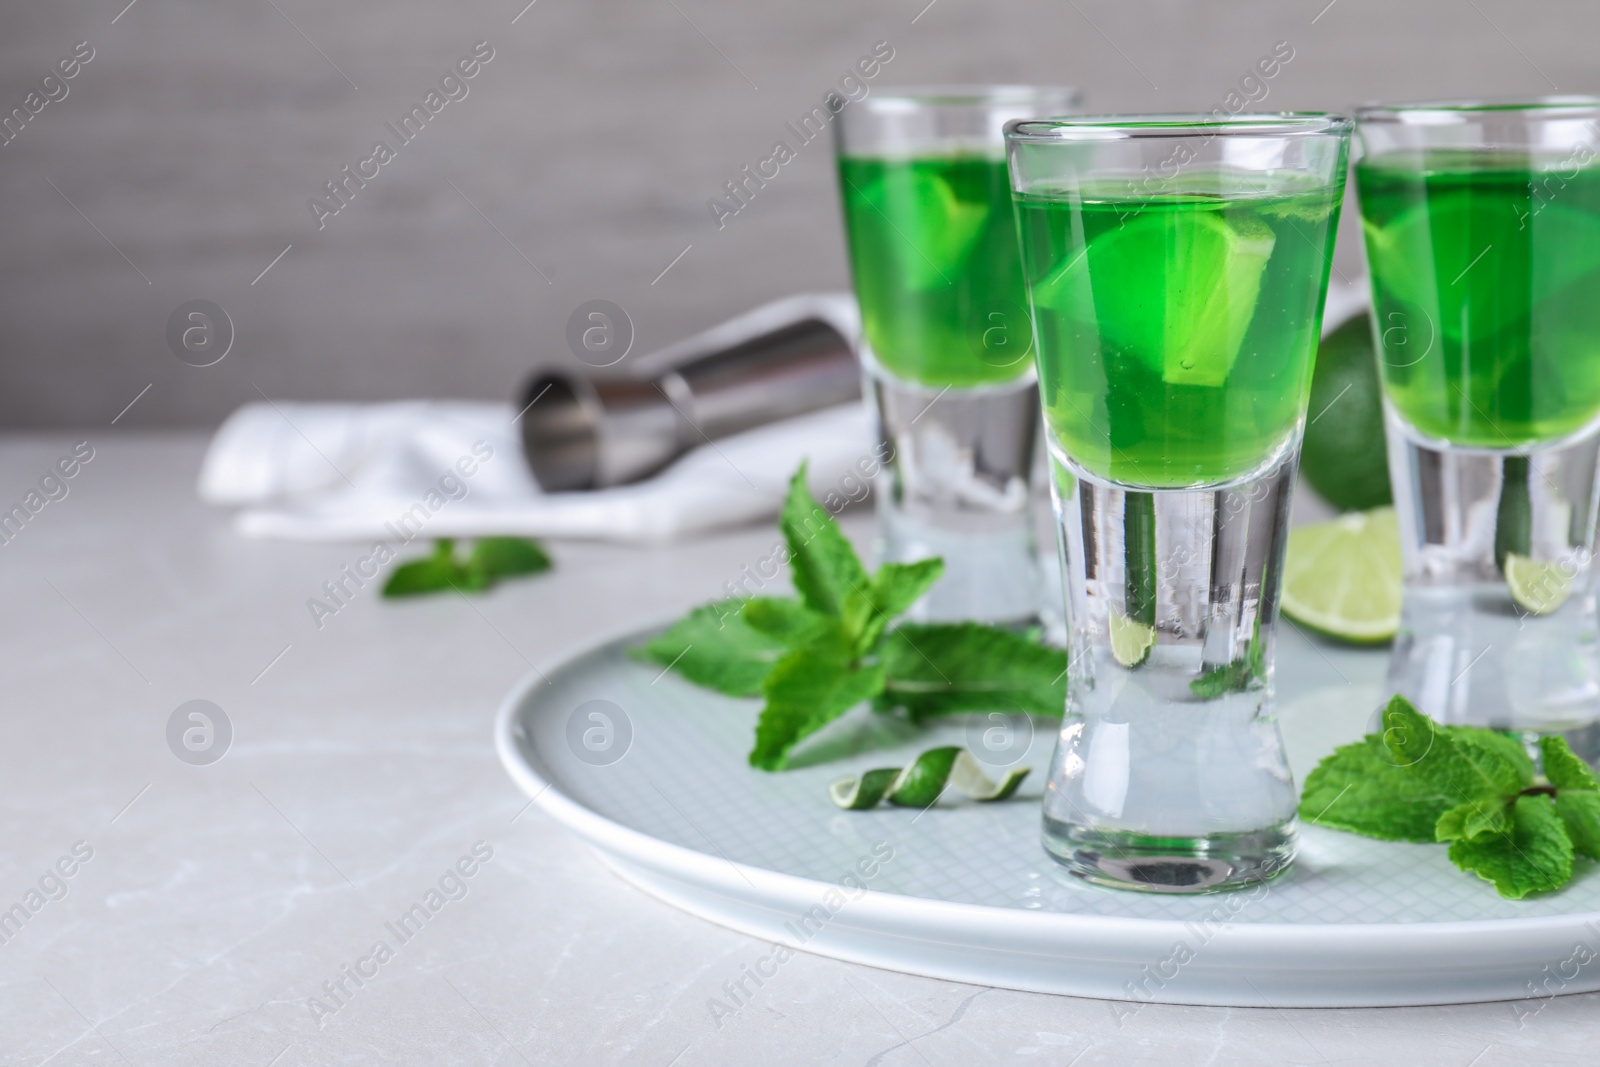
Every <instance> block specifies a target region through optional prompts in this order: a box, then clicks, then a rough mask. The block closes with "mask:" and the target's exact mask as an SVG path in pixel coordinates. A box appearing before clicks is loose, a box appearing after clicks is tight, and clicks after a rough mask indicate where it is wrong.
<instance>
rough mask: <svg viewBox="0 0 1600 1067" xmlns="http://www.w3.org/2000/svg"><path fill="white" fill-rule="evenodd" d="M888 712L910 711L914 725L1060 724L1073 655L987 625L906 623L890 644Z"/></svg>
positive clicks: (883, 703)
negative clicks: (975, 715) (999, 718)
mask: <svg viewBox="0 0 1600 1067" xmlns="http://www.w3.org/2000/svg"><path fill="white" fill-rule="evenodd" d="M879 658H880V662H881V663H882V664H883V668H884V671H885V673H886V676H887V678H886V681H885V683H884V688H883V694H882V696H881V697H879V698H878V700H876V701H875V702H874V703H875V704H876V706H877V707H878V709H879V710H880V711H882V710H889V709H892V708H897V707H899V708H904V709H905V710H906V712H907V713H908V714H909V715H910V716H911V718H912V720H913V721H920V720H922V719H925V718H927V717H928V716H930V715H950V714H954V713H958V712H967V711H1015V712H1025V713H1027V714H1030V715H1044V716H1048V717H1051V718H1060V717H1061V713H1062V710H1063V708H1064V707H1065V704H1066V671H1067V654H1066V653H1065V652H1063V651H1062V650H1061V649H1058V648H1051V647H1049V646H1047V645H1041V644H1039V643H1037V642H1035V641H1030V640H1029V639H1028V638H1026V637H1022V636H1020V635H1018V634H1014V633H1012V632H1010V631H1009V630H1002V629H999V628H998V627H994V626H985V625H982V624H981V623H974V622H964V623H947V624H937V625H925V624H912V623H906V624H904V625H902V626H899V627H896V628H895V629H894V630H892V631H891V632H890V633H889V635H888V637H887V638H885V639H884V642H883V645H882V650H881V652H880V656H879Z"/></svg>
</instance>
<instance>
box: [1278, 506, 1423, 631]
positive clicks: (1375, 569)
mask: <svg viewBox="0 0 1600 1067" xmlns="http://www.w3.org/2000/svg"><path fill="white" fill-rule="evenodd" d="M1400 586H1401V579H1400V526H1399V523H1398V522H1397V521H1396V520H1395V514H1394V508H1373V509H1372V510H1371V511H1352V512H1350V513H1348V514H1345V515H1341V516H1339V517H1338V518H1337V519H1334V520H1333V521H1331V522H1318V523H1313V524H1311V525H1309V526H1299V527H1296V528H1295V529H1292V530H1290V531H1289V551H1288V556H1287V558H1286V560H1285V562H1284V568H1283V604H1282V607H1283V613H1284V614H1285V615H1287V616H1289V618H1291V619H1293V620H1294V621H1295V622H1298V623H1300V624H1301V625H1303V626H1307V627H1310V628H1311V629H1313V630H1316V631H1318V632H1319V633H1322V634H1326V635H1327V636H1329V637H1333V638H1337V639H1339V640H1341V641H1349V642H1351V643H1353V644H1360V645H1372V644H1381V643H1382V642H1384V641H1388V640H1390V639H1391V638H1393V637H1394V635H1395V631H1396V630H1398V629H1399V628H1400Z"/></svg>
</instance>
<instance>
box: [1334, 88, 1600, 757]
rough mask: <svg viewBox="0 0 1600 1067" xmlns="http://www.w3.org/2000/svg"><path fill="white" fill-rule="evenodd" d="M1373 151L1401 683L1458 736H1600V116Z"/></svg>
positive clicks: (1475, 118)
mask: <svg viewBox="0 0 1600 1067" xmlns="http://www.w3.org/2000/svg"><path fill="white" fill-rule="evenodd" d="M1356 137H1357V155H1358V162H1357V164H1356V168H1355V173H1356V186H1357V194H1358V196H1359V200H1360V204H1361V222H1362V230H1363V232H1364V234H1365V237H1366V247H1367V260H1368V262H1369V265H1370V268H1371V274H1372V294H1373V323H1374V331H1375V333H1376V348H1377V352H1378V360H1379V371H1380V374H1381V377H1382V382H1383V394H1384V407H1385V413H1386V422H1387V436H1388V447H1389V467H1390V472H1391V480H1392V481H1393V483H1394V494H1395V505H1396V508H1397V509H1398V517H1399V522H1400V531H1401V546H1402V552H1403V555H1404V575H1405V594H1404V599H1403V602H1402V603H1403V606H1402V617H1401V624H1400V632H1399V635H1398V636H1397V638H1396V641H1395V647H1394V652H1393V656H1392V659H1391V661H1390V682H1391V684H1392V685H1393V687H1394V688H1395V689H1397V690H1398V691H1399V692H1401V693H1403V694H1404V695H1405V696H1407V697H1409V698H1410V699H1411V700H1412V701H1413V702H1414V703H1415V704H1416V705H1417V706H1418V707H1419V708H1421V709H1422V710H1423V711H1425V712H1426V713H1427V714H1429V715H1431V716H1433V717H1434V718H1435V719H1439V720H1441V721H1444V722H1451V723H1466V724H1470V725H1477V726H1489V727H1495V728H1500V729H1514V730H1519V731H1524V732H1531V733H1537V732H1549V731H1558V730H1571V729H1575V728H1578V727H1583V726H1588V725H1590V724H1593V723H1595V721H1596V719H1597V718H1600V656H1597V650H1596V624H1595V602H1594V597H1593V595H1592V593H1591V591H1590V570H1591V567H1590V560H1591V557H1592V556H1593V552H1594V539H1595V506H1596V493H1595V471H1596V460H1597V458H1600V99H1597V98H1593V97H1562V98H1547V99H1540V100H1531V101H1525V102H1511V103H1484V102H1470V103H1430V104H1406V105H1392V106H1374V107H1368V108H1364V109H1362V110H1361V111H1359V112H1358V113H1357V127H1356ZM1591 732H1592V731H1591ZM1589 754H1591V755H1592V753H1589Z"/></svg>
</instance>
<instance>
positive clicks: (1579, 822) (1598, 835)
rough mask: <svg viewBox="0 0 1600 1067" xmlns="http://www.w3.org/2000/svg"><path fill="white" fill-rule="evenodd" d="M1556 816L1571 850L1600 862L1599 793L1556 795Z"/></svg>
mask: <svg viewBox="0 0 1600 1067" xmlns="http://www.w3.org/2000/svg"><path fill="white" fill-rule="evenodd" d="M1557 740H1560V739H1559V738H1557ZM1556 814H1557V815H1559V816H1561V823H1562V825H1564V826H1565V827H1566V828H1567V836H1568V837H1570V838H1572V847H1573V849H1574V850H1575V851H1576V852H1577V853H1578V854H1579V855H1582V856H1588V857H1589V858H1590V859H1592V860H1600V793H1557V794H1556Z"/></svg>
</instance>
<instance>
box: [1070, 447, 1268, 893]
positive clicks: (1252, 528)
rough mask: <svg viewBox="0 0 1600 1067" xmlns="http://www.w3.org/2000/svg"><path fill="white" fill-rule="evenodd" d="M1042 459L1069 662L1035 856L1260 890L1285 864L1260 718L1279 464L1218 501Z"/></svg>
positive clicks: (1184, 887) (1159, 887) (1094, 870)
mask: <svg viewBox="0 0 1600 1067" xmlns="http://www.w3.org/2000/svg"><path fill="white" fill-rule="evenodd" d="M1052 458H1053V461H1054V463H1055V464H1056V470H1055V472H1054V477H1053V478H1052V484H1053V486H1054V488H1055V490H1056V493H1057V501H1058V507H1059V511H1060V527H1061V535H1062V536H1061V540H1062V545H1063V554H1064V559H1065V569H1066V572H1067V575H1066V576H1067V585H1068V590H1069V611H1068V621H1069V624H1070V626H1069V642H1068V650H1069V652H1070V655H1071V658H1070V661H1069V667H1068V675H1067V706H1066V714H1065V716H1064V717H1063V719H1062V724H1061V734H1060V741H1059V743H1058V744H1057V746H1056V753H1055V756H1054V758H1053V760H1052V761H1051V766H1050V778H1049V782H1048V787H1047V789H1046V792H1045V797H1044V838H1045V848H1046V849H1048V850H1049V851H1050V852H1051V854H1052V855H1054V856H1056V857H1057V858H1058V859H1060V860H1061V861H1062V862H1063V863H1065V864H1066V865H1067V866H1068V867H1069V868H1070V869H1072V870H1073V871H1074V872H1075V873H1078V874H1080V875H1082V876H1083V877H1085V878H1088V879H1090V880H1091V881H1094V882H1098V883H1100V884H1103V885H1115V886H1118V887H1120V888H1125V889H1145V890H1150V891H1153V892H1165V893H1171V892H1207V891H1212V890H1217V889H1227V888H1232V887H1233V886H1236V885H1242V884H1247V883H1249V882H1252V881H1260V880H1261V879H1262V878H1265V877H1269V876H1270V875H1271V874H1272V873H1274V872H1275V871H1277V870H1278V869H1280V868H1281V867H1283V866H1286V865H1287V864H1288V863H1289V862H1290V860H1291V858H1292V857H1293V853H1294V820H1295V808H1296V794H1295V787H1294V776H1293V774H1292V773H1291V772H1290V769H1289V764H1288V760H1287V757H1286V755H1285V753H1284V748H1283V740H1282V738H1281V736H1280V735H1279V733H1278V724H1277V719H1276V716H1275V715H1274V712H1273V706H1272V646H1273V639H1274V633H1273V624H1274V622H1275V620H1276V616H1277V600H1278V584H1279V579H1280V575H1281V573H1282V567H1283V550H1284V541H1285V537H1286V534H1287V530H1288V516H1289V494H1290V491H1291V489H1292V487H1293V484H1294V469H1295V467H1294V457H1293V455H1286V456H1281V457H1278V459H1277V460H1276V462H1275V463H1273V464H1272V465H1271V466H1270V467H1268V468H1267V469H1265V470H1263V471H1261V472H1260V473H1259V474H1257V475H1256V476H1254V477H1252V478H1250V479H1248V480H1244V481H1240V482H1236V483H1233V484H1231V485H1228V486H1219V487H1216V488H1210V489H1172V490H1158V491H1148V490H1136V489H1127V488H1124V487H1120V486H1114V485H1109V484H1106V483H1104V482H1100V481H1096V480H1095V479H1093V478H1091V477H1090V476H1088V475H1087V474H1086V473H1085V472H1083V471H1082V470H1081V469H1076V468H1073V467H1072V466H1071V464H1070V462H1069V461H1068V460H1066V459H1065V458H1063V457H1061V456H1053V457H1052Z"/></svg>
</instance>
